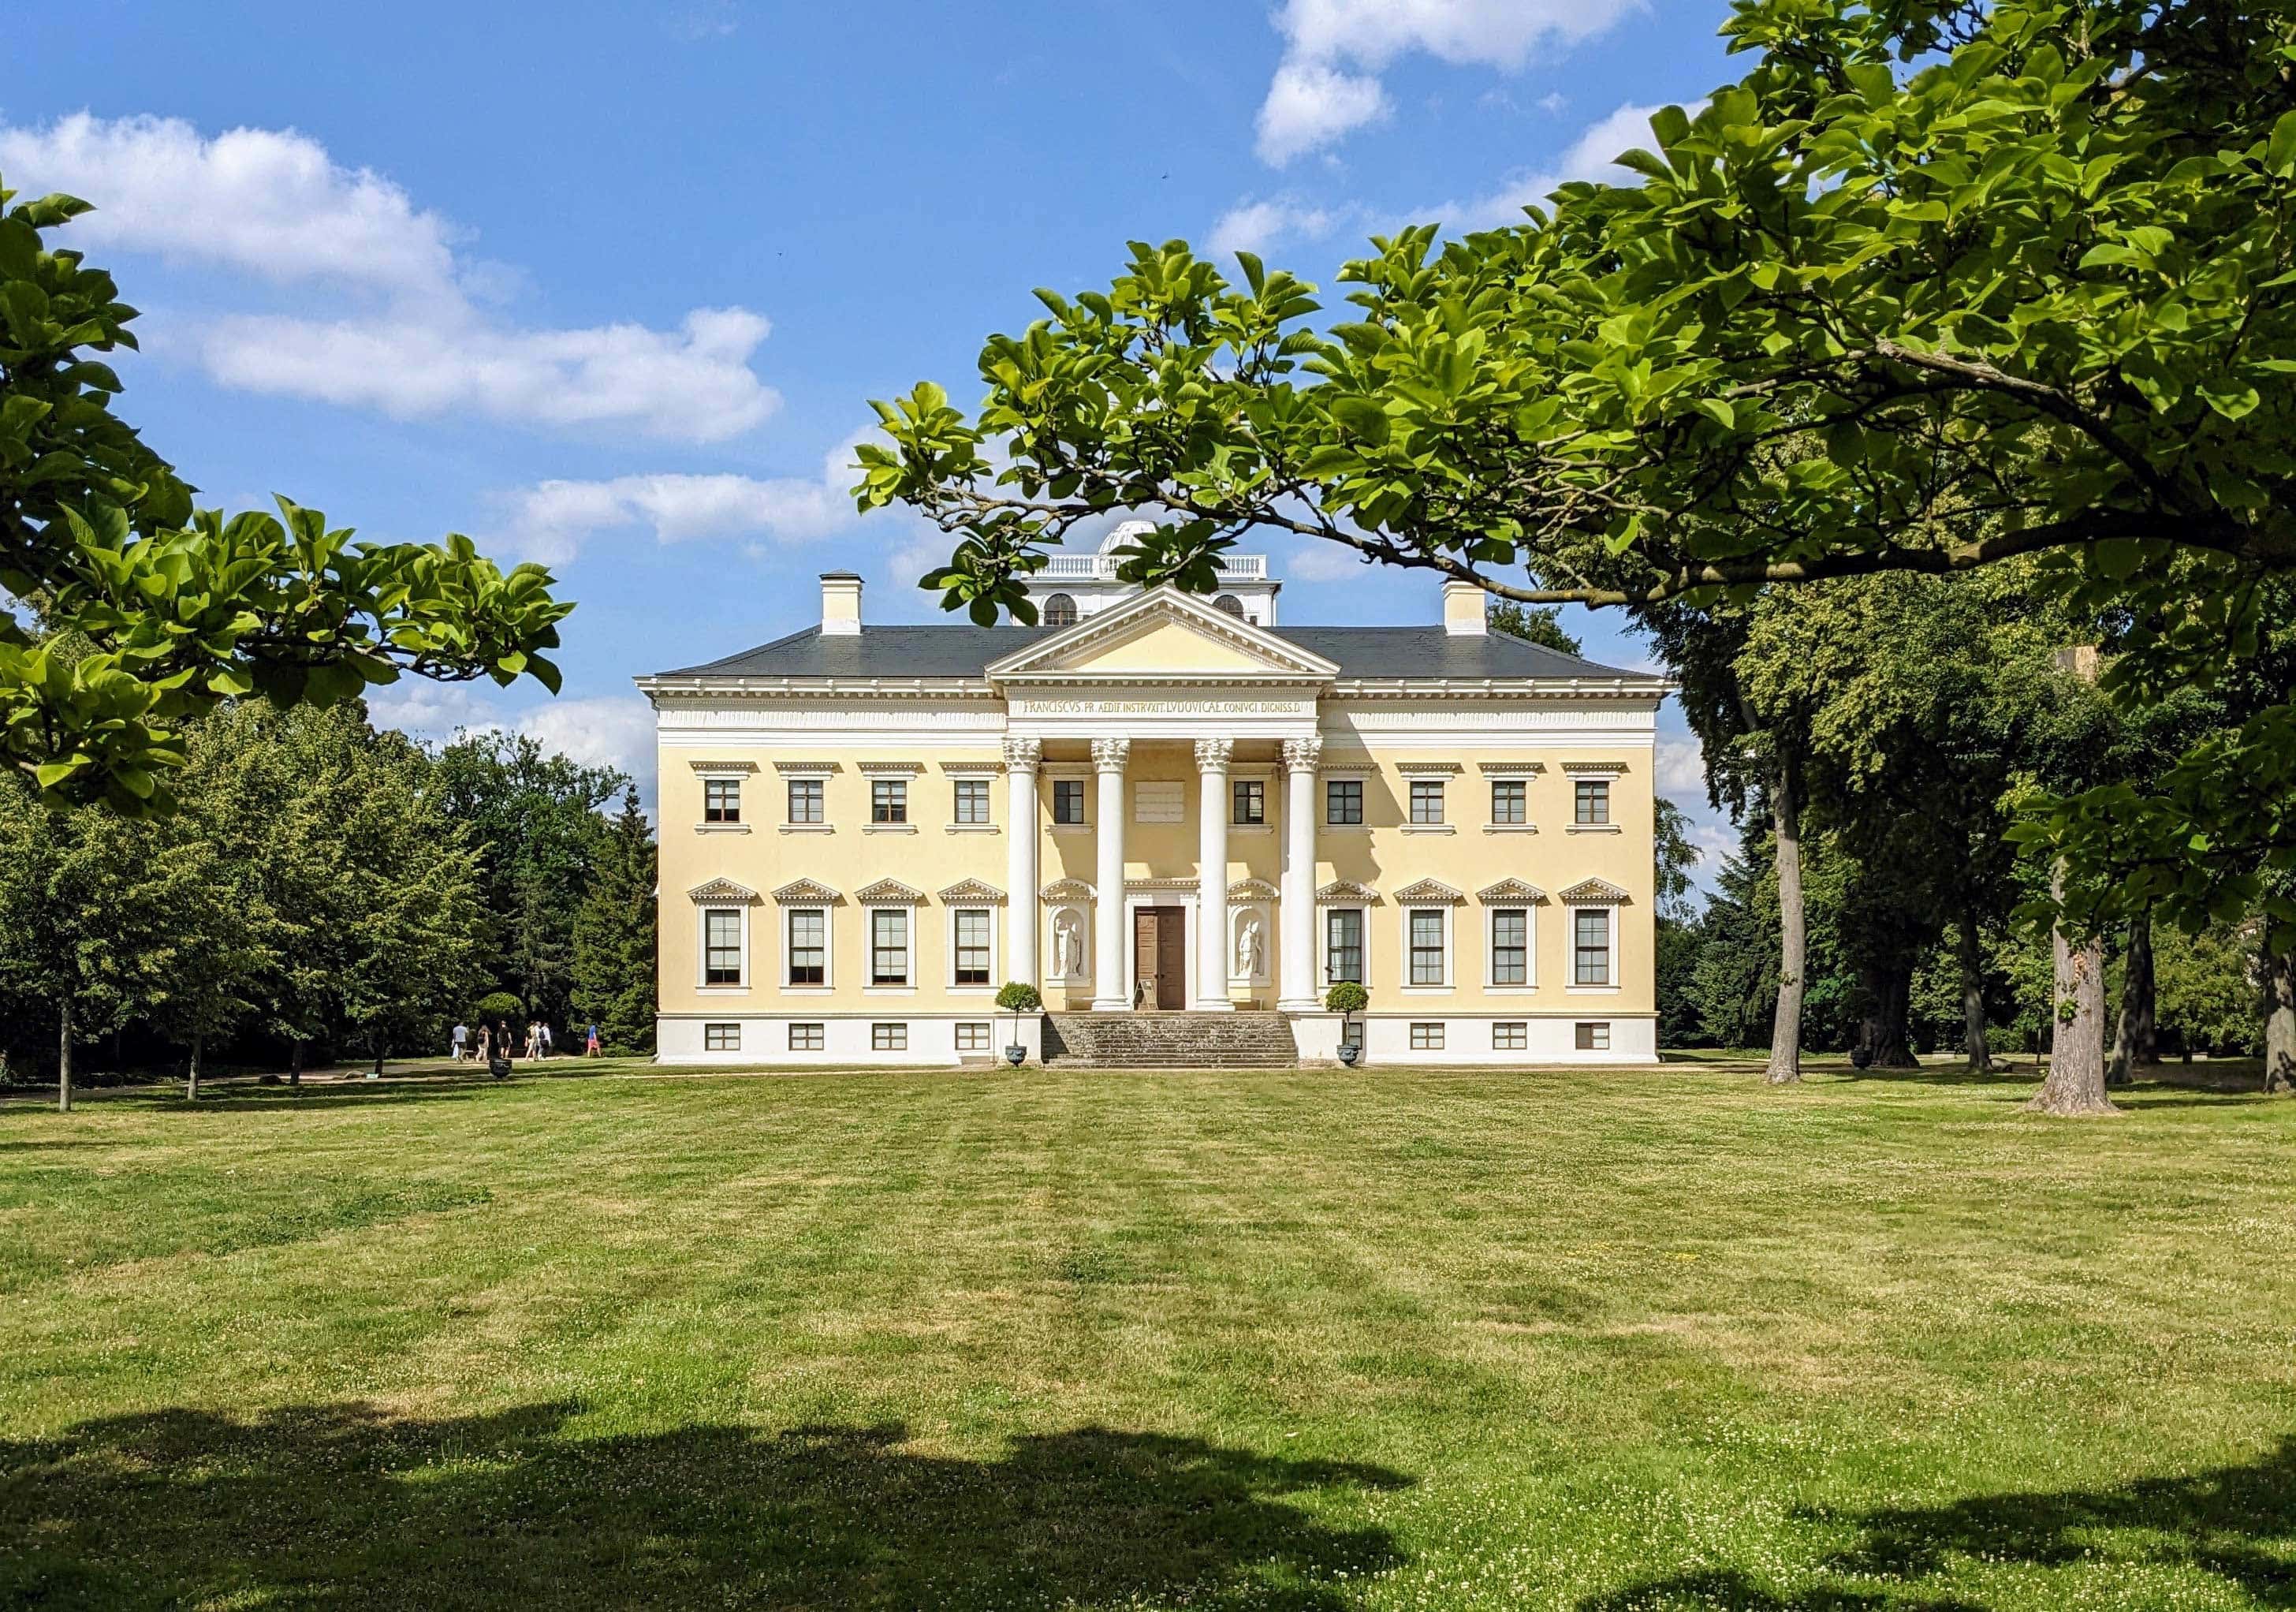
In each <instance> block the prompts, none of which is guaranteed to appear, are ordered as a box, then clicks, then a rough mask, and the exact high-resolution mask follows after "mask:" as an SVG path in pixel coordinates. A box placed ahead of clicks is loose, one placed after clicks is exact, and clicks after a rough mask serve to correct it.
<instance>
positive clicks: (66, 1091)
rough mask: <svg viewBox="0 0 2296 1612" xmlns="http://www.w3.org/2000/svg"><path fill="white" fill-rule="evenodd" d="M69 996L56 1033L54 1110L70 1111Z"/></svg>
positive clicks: (61, 1112) (66, 1112)
mask: <svg viewBox="0 0 2296 1612" xmlns="http://www.w3.org/2000/svg"><path fill="white" fill-rule="evenodd" d="M71 1009H72V1005H71V998H70V996H69V995H67V996H66V997H65V998H64V1005H63V1012H62V1015H61V1017H62V1019H63V1027H62V1029H61V1030H60V1031H59V1032H57V1035H56V1112H57V1113H59V1114H70V1112H71V1041H72V1037H71V1030H72V1015H71Z"/></svg>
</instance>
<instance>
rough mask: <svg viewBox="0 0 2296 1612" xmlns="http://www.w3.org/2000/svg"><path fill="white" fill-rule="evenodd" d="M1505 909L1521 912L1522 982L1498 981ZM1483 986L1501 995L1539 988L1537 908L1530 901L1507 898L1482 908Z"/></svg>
mask: <svg viewBox="0 0 2296 1612" xmlns="http://www.w3.org/2000/svg"><path fill="white" fill-rule="evenodd" d="M1502 912H1519V913H1521V914H1522V983H1520V984H1515V983H1506V984H1502V983H1500V982H1499V942H1498V922H1499V914H1501V913H1502ZM1483 989H1484V990H1486V991H1496V992H1497V993H1498V994H1500V995H1502V996H1513V995H1514V994H1516V993H1518V992H1520V993H1521V994H1523V995H1529V993H1530V992H1532V991H1537V990H1538V908H1536V907H1533V906H1532V905H1530V903H1529V902H1528V901H1508V902H1505V903H1503V904H1502V905H1499V906H1496V907H1487V908H1485V909H1483Z"/></svg>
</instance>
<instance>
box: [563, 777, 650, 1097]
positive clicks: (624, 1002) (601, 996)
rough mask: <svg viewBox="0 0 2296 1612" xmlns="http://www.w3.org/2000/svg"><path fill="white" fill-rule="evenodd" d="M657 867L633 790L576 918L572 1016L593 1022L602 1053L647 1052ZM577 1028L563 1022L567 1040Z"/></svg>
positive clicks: (625, 798) (596, 863) (597, 861)
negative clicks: (603, 1047)
mask: <svg viewBox="0 0 2296 1612" xmlns="http://www.w3.org/2000/svg"><path fill="white" fill-rule="evenodd" d="M655 867H656V858H655V855H654V843H653V830H652V827H650V826H649V825H648V824H647V822H646V817H645V813H644V811H643V810H639V807H638V795H637V791H636V790H635V789H632V790H629V791H627V793H626V794H624V795H623V796H622V809H621V810H620V811H619V813H617V814H616V815H615V817H614V818H613V819H612V820H611V823H610V824H609V825H608V828H607V832H606V834H605V835H604V836H603V843H601V844H600V845H599V847H598V849H597V853H596V856H595V858H594V867H593V868H592V871H591V875H590V879H589V883H588V884H587V885H586V887H585V888H584V891H583V893H582V904H581V906H580V908H579V909H578V910H577V912H576V913H575V917H574V1001H573V1006H574V1011H575V1014H576V1015H577V1016H578V1020H579V1021H581V1022H585V1023H594V1024H597V1026H598V1030H599V1035H600V1039H601V1040H603V1042H604V1043H605V1050H607V1051H608V1052H612V1053H650V1052H652V1050H653V1041H654V1007H655V1001H656V998H655V989H654V987H655V979H654V974H655V970H654V945H655V922H654V908H655V896H654V885H655V882H656V880H655V871H654V870H655ZM579 1027H580V1026H579V1024H578V1022H577V1020H572V1019H570V1020H569V1021H568V1023H567V1031H568V1037H567V1039H568V1040H570V1041H571V1040H573V1037H574V1033H575V1032H577V1030H578V1028H579Z"/></svg>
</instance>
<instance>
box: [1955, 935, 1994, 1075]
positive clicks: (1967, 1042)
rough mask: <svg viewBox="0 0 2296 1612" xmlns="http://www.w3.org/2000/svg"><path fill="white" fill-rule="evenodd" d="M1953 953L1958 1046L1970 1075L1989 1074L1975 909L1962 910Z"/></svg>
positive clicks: (1990, 1053) (1990, 1050)
mask: <svg viewBox="0 0 2296 1612" xmlns="http://www.w3.org/2000/svg"><path fill="white" fill-rule="evenodd" d="M1956 950H1957V951H1958V954H1959V958H1960V962H1961V1045H1962V1049H1963V1050H1964V1052H1966V1053H1967V1054H1968V1055H1969V1072H1970V1073H1972V1074H1989V1073H1992V1071H1993V1048H1992V1044H1991V1043H1990V1042H1989V1041H1988V1040H1987V1039H1986V1033H1985V1031H1986V1024H1985V953H1984V950H1983V949H1982V947H1981V945H1980V942H1979V939H1978V933H1977V909H1975V908H1973V907H1964V909H1962V913H1961V933H1960V935H1959V937H1958V942H1957V945H1956Z"/></svg>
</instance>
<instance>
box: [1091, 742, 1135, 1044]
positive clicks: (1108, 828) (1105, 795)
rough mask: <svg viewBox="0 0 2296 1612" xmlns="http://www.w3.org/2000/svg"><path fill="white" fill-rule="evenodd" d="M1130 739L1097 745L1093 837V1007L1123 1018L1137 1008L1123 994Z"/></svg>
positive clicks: (1095, 751) (1097, 743) (1094, 752)
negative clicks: (1095, 863)
mask: <svg viewBox="0 0 2296 1612" xmlns="http://www.w3.org/2000/svg"><path fill="white" fill-rule="evenodd" d="M1131 753H1132V741H1131V740H1129V739H1095V740H1094V741H1093V742H1092V765H1093V769H1094V771H1095V774H1096V775H1097V777H1096V778H1095V785H1096V787H1095V792H1094V796H1093V811H1094V813H1095V817H1094V820H1093V835H1094V836H1095V848H1096V849H1097V851H1099V853H1100V866H1099V873H1100V883H1099V888H1098V889H1097V890H1095V892H1093V909H1092V1006H1093V1010H1094V1011H1095V1012H1096V1013H1121V1012H1123V1011H1125V1010H1126V1009H1128V1008H1130V1007H1131V1006H1132V999H1131V998H1130V997H1128V996H1127V995H1125V994H1124V943H1125V942H1124V818H1125V811H1124V764H1125V762H1126V761H1127V760H1128V759H1129V758H1130V756H1131Z"/></svg>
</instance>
